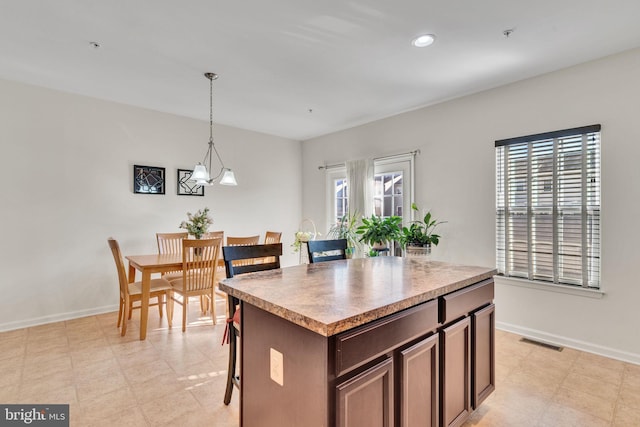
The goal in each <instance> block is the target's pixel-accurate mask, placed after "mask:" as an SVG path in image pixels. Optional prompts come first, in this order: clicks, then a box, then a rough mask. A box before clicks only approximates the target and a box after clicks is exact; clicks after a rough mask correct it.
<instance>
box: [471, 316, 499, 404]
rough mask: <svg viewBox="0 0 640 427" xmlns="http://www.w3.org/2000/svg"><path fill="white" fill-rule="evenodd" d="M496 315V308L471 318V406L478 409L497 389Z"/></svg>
mask: <svg viewBox="0 0 640 427" xmlns="http://www.w3.org/2000/svg"><path fill="white" fill-rule="evenodd" d="M495 313H496V306H495V305H494V304H490V305H489V306H487V307H485V308H483V309H481V310H478V311H476V312H474V313H473V314H472V316H471V337H472V341H471V342H472V345H471V347H472V356H473V357H472V361H473V369H472V370H473V378H472V395H471V401H472V402H471V404H472V405H473V409H476V408H477V407H478V406H480V404H481V403H482V401H483V400H484V399H485V398H486V397H487V396H489V395H490V394H491V392H492V391H493V390H494V389H495V388H496V387H495V366H496V364H495Z"/></svg>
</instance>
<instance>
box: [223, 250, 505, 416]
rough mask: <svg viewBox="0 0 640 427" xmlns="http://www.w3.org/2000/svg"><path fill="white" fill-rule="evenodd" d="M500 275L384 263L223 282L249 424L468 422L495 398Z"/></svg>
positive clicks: (413, 262) (331, 265)
mask: <svg viewBox="0 0 640 427" xmlns="http://www.w3.org/2000/svg"><path fill="white" fill-rule="evenodd" d="M495 273H496V271H495V270H494V269H491V268H486V267H473V266H462V265H454V264H448V263H442V262H436V261H430V260H429V259H428V258H427V259H420V258H399V257H374V258H364V259H353V260H340V261H331V262H326V263H319V264H303V265H298V266H294V267H287V268H282V269H278V270H271V271H264V272H258V273H251V274H246V275H241V276H237V277H234V278H232V279H225V280H223V281H222V282H221V283H220V289H221V290H222V291H224V292H227V294H228V295H230V296H232V297H235V298H237V299H239V301H240V304H241V306H242V317H241V330H242V334H241V352H240V376H241V382H242V387H241V390H240V392H241V393H240V413H241V418H240V421H241V426H245V427H250V426H264V427H270V426H327V427H328V426H338V427H353V426H368V427H369V426H394V425H398V426H418V425H420V426H422V425H432V426H439V425H446V426H450V425H460V424H462V423H463V422H464V421H465V420H466V419H467V418H468V416H469V414H470V413H471V411H472V410H473V409H475V408H477V407H478V405H479V404H480V402H482V400H483V399H484V398H485V397H486V396H487V395H488V394H489V393H491V391H493V389H494V352H493V346H494V306H493V275H494V274H495Z"/></svg>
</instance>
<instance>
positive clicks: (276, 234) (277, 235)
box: [264, 231, 282, 245]
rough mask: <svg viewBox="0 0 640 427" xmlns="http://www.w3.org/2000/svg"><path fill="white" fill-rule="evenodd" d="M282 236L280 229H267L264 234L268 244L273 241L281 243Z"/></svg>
mask: <svg viewBox="0 0 640 427" xmlns="http://www.w3.org/2000/svg"><path fill="white" fill-rule="evenodd" d="M281 238H282V232H280V231H267V232H266V233H265V234H264V244H265V245H268V244H271V243H280V239H281Z"/></svg>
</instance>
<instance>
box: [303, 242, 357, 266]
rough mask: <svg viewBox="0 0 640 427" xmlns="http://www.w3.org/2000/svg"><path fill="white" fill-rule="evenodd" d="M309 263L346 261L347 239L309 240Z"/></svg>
mask: <svg viewBox="0 0 640 427" xmlns="http://www.w3.org/2000/svg"><path fill="white" fill-rule="evenodd" d="M307 251H308V253H309V263H311V264H313V263H316V262H324V261H334V260H337V259H347V239H334V240H309V242H308V243H307Z"/></svg>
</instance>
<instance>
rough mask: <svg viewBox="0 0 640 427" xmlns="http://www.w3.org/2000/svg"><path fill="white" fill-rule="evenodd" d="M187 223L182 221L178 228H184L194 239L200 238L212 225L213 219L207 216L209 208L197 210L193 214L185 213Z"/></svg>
mask: <svg viewBox="0 0 640 427" xmlns="http://www.w3.org/2000/svg"><path fill="white" fill-rule="evenodd" d="M187 218H188V221H182V222H181V223H180V228H184V229H185V230H187V231H188V232H189V234H191V235H192V236H194V237H195V238H196V239H200V238H202V236H203V235H204V233H206V232H207V230H208V229H209V225H211V224H213V219H211V217H210V216H209V208H204V209H201V210H198V211H197V212H196V213H195V214H192V213H190V212H187Z"/></svg>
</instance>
